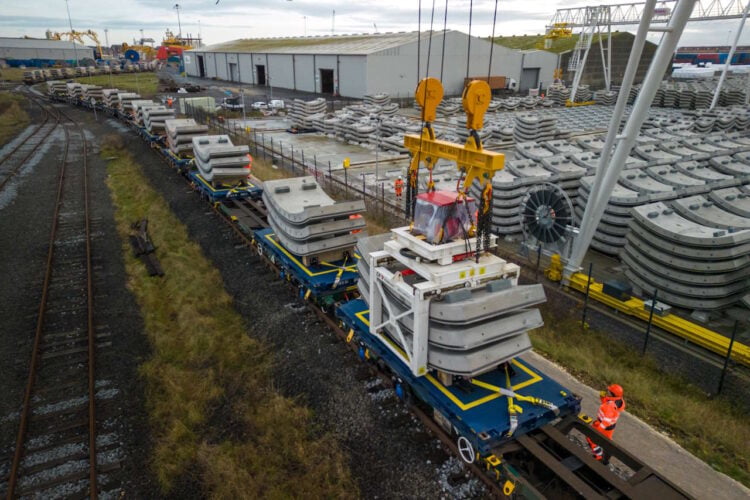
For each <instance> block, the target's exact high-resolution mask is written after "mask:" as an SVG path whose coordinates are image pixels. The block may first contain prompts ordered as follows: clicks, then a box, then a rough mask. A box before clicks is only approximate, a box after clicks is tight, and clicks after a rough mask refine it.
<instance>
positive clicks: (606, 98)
mask: <svg viewBox="0 0 750 500" xmlns="http://www.w3.org/2000/svg"><path fill="white" fill-rule="evenodd" d="M594 102H595V103H597V104H601V105H602V106H614V105H615V103H616V102H617V91H614V90H597V91H596V92H594Z"/></svg>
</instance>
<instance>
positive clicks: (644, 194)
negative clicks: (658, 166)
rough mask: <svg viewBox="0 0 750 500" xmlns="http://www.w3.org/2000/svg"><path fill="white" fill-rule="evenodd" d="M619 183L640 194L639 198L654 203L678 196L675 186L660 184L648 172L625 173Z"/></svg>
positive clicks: (629, 171)
mask: <svg viewBox="0 0 750 500" xmlns="http://www.w3.org/2000/svg"><path fill="white" fill-rule="evenodd" d="M618 182H619V183H620V184H622V185H623V186H625V187H626V188H628V189H632V190H634V191H637V192H638V193H640V196H639V197H641V198H645V199H650V200H652V201H658V200H667V199H670V198H674V197H675V196H676V193H675V188H674V186H669V185H667V184H664V183H663V182H659V181H657V180H656V179H654V178H653V177H651V176H650V175H648V174H647V173H646V172H644V171H642V170H638V169H630V170H625V171H623V172H622V174H620V179H619V181H618Z"/></svg>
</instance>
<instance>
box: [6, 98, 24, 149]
mask: <svg viewBox="0 0 750 500" xmlns="http://www.w3.org/2000/svg"><path fill="white" fill-rule="evenodd" d="M26 102H27V101H26V98H25V97H23V96H22V95H20V94H15V93H12V92H0V146H3V145H4V144H6V143H7V142H8V141H10V140H11V139H12V138H13V137H15V136H16V135H18V134H19V133H20V132H21V131H22V130H23V129H24V128H26V126H28V124H29V115H28V114H27V113H26V111H25V110H24V109H23V106H24V105H25V104H26Z"/></svg>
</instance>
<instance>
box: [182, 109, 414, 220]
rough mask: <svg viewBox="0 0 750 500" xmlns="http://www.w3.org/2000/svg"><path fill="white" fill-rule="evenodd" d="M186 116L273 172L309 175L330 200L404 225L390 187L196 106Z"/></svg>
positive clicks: (187, 110) (400, 209) (186, 110)
mask: <svg viewBox="0 0 750 500" xmlns="http://www.w3.org/2000/svg"><path fill="white" fill-rule="evenodd" d="M185 114H186V115H187V116H188V117H190V118H193V119H194V120H195V121H196V122H198V123H201V124H204V125H207V126H208V127H209V130H211V131H212V132H215V133H220V134H226V135H228V136H230V138H231V139H232V142H233V143H234V144H247V145H248V146H249V147H250V151H251V153H252V155H253V157H254V158H256V159H262V160H264V161H265V162H267V163H269V164H271V165H273V166H274V167H276V168H279V169H282V170H284V171H285V172H287V173H290V174H292V175H295V176H303V175H312V176H314V177H315V180H316V181H317V182H318V183H319V184H320V185H321V186H322V187H323V188H324V189H325V190H326V192H328V193H329V194H330V195H331V196H333V197H336V198H338V199H347V200H354V199H362V200H364V202H365V205H366V207H367V212H368V214H369V215H370V216H375V217H379V218H382V220H383V222H384V223H395V224H403V221H404V208H403V206H402V205H401V203H399V202H397V201H394V200H391V199H389V198H388V197H387V196H386V190H387V189H388V190H390V185H388V186H387V185H386V182H379V183H378V182H376V183H375V184H374V185H372V184H368V183H367V181H366V178H365V176H364V175H362V174H360V175H359V177H360V178H361V182H360V179H358V178H357V175H355V174H350V170H348V169H344V168H341V165H333V164H332V163H331V161H330V160H327V161H320V160H318V158H317V155H316V154H315V153H312V154H311V153H310V152H307V153H306V152H305V151H304V150H303V149H300V148H297V149H295V148H294V146H293V145H292V144H284V143H283V141H280V140H279V139H278V138H276V139H274V138H273V137H266V134H264V133H262V132H258V131H257V130H255V129H252V131H250V130H249V129H248V128H243V127H242V126H241V125H238V123H237V121H231V122H230V121H227V120H225V119H223V118H222V117H220V116H218V115H216V113H211V112H208V111H206V110H205V109H204V108H202V107H199V106H192V105H190V104H188V103H186V105H185Z"/></svg>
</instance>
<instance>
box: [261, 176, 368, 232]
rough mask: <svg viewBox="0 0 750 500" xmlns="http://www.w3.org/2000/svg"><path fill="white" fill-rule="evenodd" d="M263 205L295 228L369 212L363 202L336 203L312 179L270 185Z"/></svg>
mask: <svg viewBox="0 0 750 500" xmlns="http://www.w3.org/2000/svg"><path fill="white" fill-rule="evenodd" d="M263 201H264V202H265V203H266V206H267V207H269V209H271V210H273V213H274V214H276V215H279V216H280V217H282V218H283V219H284V220H286V221H288V222H289V223H292V224H306V223H309V222H312V221H317V220H325V219H333V218H345V217H349V215H352V214H357V213H360V212H363V211H364V210H365V203H364V201H362V200H356V201H347V202H342V203H336V202H334V200H333V199H331V198H330V197H329V196H328V195H327V194H326V193H325V192H324V191H323V190H322V189H321V188H320V186H319V185H318V183H317V182H315V178H314V177H312V176H305V177H293V178H290V179H279V180H273V181H266V182H265V183H264V189H263Z"/></svg>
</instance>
